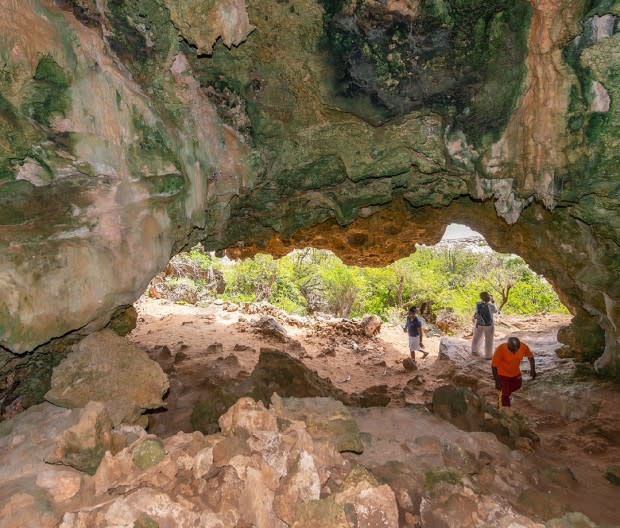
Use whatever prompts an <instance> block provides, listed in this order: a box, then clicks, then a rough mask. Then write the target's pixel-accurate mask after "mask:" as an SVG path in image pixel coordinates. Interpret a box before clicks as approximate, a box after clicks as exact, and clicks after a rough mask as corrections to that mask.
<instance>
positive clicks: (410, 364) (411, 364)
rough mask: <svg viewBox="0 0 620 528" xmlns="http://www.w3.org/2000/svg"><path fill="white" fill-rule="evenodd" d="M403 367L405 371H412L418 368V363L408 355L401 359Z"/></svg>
mask: <svg viewBox="0 0 620 528" xmlns="http://www.w3.org/2000/svg"><path fill="white" fill-rule="evenodd" d="M403 367H404V369H405V370H406V371H407V372H413V371H414V370H418V365H417V364H416V362H415V361H414V360H413V359H411V358H410V357H408V358H405V359H403Z"/></svg>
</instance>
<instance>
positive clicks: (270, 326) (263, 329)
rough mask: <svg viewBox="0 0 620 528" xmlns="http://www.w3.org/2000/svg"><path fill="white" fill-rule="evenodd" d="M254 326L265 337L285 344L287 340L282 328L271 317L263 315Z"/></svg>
mask: <svg viewBox="0 0 620 528" xmlns="http://www.w3.org/2000/svg"><path fill="white" fill-rule="evenodd" d="M254 326H255V327H256V328H257V329H258V331H259V332H260V333H261V334H263V335H264V336H266V337H272V338H274V339H275V340H276V341H281V342H282V343H286V342H287V341H288V340H289V337H288V334H287V333H286V330H285V329H284V327H283V326H282V325H281V324H280V323H279V322H278V321H277V320H276V319H275V318H274V317H272V316H270V315H263V316H262V317H261V318H260V319H259V320H258V321H257V322H256V323H255V324H254Z"/></svg>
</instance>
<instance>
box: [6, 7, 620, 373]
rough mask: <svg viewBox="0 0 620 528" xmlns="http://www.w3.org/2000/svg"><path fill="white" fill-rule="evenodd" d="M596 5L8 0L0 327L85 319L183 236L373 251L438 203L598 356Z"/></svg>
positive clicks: (36, 328) (609, 93) (606, 248)
mask: <svg viewBox="0 0 620 528" xmlns="http://www.w3.org/2000/svg"><path fill="white" fill-rule="evenodd" d="M618 15H620V3H619V2H613V1H608V0H607V1H601V2H589V1H587V0H568V1H566V2H562V3H559V2H554V1H551V0H531V1H530V2H526V1H525V0H517V1H511V2H506V1H504V0H475V1H471V2H461V1H460V0H444V1H439V0H425V1H421V0H420V1H418V0H389V1H388V2H374V1H373V0H324V1H323V2H322V3H321V2H318V1H310V0H287V1H273V0H252V1H250V2H249V3H248V5H247V6H246V5H245V3H244V2H243V0H209V1H198V0H185V1H181V0H148V1H147V0H129V1H124V2H121V1H119V0H107V1H103V0H101V1H98V2H94V1H93V0H72V1H62V2H60V1H58V2H53V1H49V0H36V1H35V0H32V1H17V0H10V1H6V2H5V8H4V9H3V10H2V11H1V12H0V30H1V34H2V35H3V37H2V39H0V57H1V58H2V64H3V65H4V66H3V68H2V71H1V75H0V131H1V136H0V258H1V260H2V263H3V266H2V267H1V268H0V285H1V286H2V287H3V290H4V291H5V295H4V296H3V297H2V298H0V345H2V346H3V347H5V348H6V349H7V350H9V351H11V352H12V353H24V352H27V351H31V350H33V349H35V348H36V347H37V346H39V345H41V344H43V343H46V342H47V341H49V340H50V339H52V338H55V337H59V336H63V335H65V334H67V333H69V332H75V331H78V332H81V333H88V332H91V331H93V330H95V329H97V328H100V327H102V326H103V325H105V324H106V323H107V322H108V320H109V318H110V316H111V314H112V313H113V312H114V310H115V308H116V307H118V306H122V305H126V304H130V303H131V302H132V301H133V300H135V299H136V298H137V297H138V296H139V295H140V294H141V293H142V291H143V290H144V288H145V287H146V284H147V283H148V281H149V280H150V278H151V277H152V276H153V275H154V274H155V273H156V272H158V271H159V270H160V269H162V268H163V267H164V266H165V264H166V262H167V261H168V259H169V258H170V257H171V256H172V255H173V254H174V253H176V252H177V251H179V250H180V249H181V248H183V247H186V246H187V245H188V244H192V243H194V242H196V241H202V242H203V243H204V244H205V246H206V247H207V248H209V249H228V251H229V253H230V254H231V255H248V254H251V253H253V252H256V251H258V250H269V251H271V252H273V253H276V254H281V253H283V252H284V251H286V250H289V249H290V248H292V247H295V246H300V245H314V246H318V247H327V248H330V249H333V250H335V251H336V253H338V254H340V255H341V256H343V257H344V258H345V259H346V260H348V261H351V262H358V263H366V264H375V263H379V262H388V261H390V260H393V259H396V258H398V257H400V256H403V255H406V254H408V253H410V252H411V251H412V250H413V249H414V244H415V243H416V242H417V243H434V242H436V241H438V240H439V239H440V237H441V234H442V232H443V229H444V228H445V226H446V225H447V224H448V223H451V222H455V221H460V222H464V223H467V224H468V225H470V226H471V227H473V228H475V229H477V230H479V231H480V232H481V233H483V234H484V236H485V237H486V238H487V240H488V241H489V243H490V244H491V245H492V246H493V247H494V248H495V249H498V250H501V251H510V252H515V253H518V254H520V255H522V256H523V257H524V258H525V259H526V260H527V261H528V263H529V264H530V265H531V266H532V267H533V268H534V269H535V270H537V271H539V272H541V273H543V274H544V275H545V276H546V277H547V278H548V279H549V280H550V281H551V282H552V283H553V284H554V286H555V287H556V289H557V290H558V292H559V294H560V296H561V298H562V300H563V301H564V302H565V303H566V304H567V306H568V307H569V308H570V309H571V311H572V312H573V314H574V315H575V322H574V325H573V330H572V331H565V332H564V333H563V335H562V338H563V340H564V341H565V342H566V343H567V346H568V347H569V348H570V349H571V353H578V354H580V356H581V357H583V358H587V359H593V358H595V357H597V356H599V355H600V354H601V353H603V352H604V353H603V355H602V356H601V357H600V358H599V359H598V363H597V365H598V366H599V367H600V368H601V369H607V370H609V371H611V372H613V371H617V369H618V368H619V361H620V359H619V358H620V343H619V341H618V340H619V338H620V337H619V336H620V328H619V325H620V308H619V307H620V291H619V288H620V286H618V284H619V281H618V276H619V273H618V272H619V267H620V259H619V258H618V245H619V244H620V220H619V215H618V209H619V208H618V206H619V204H620V177H619V175H618V165H617V161H618V160H617V154H616V153H617V152H618V146H619V145H618V143H619V142H620V130H619V125H620V119H619V114H618V109H617V101H618V96H619V95H620V94H618V91H619V90H620V84H619V83H618V82H617V79H618V73H619V68H620V46H619V42H618V40H619V39H620V34H619V33H618V32H617V31H616V26H617V23H616V16H618ZM603 334H604V341H603ZM603 342H604V345H603ZM603 346H604V350H603Z"/></svg>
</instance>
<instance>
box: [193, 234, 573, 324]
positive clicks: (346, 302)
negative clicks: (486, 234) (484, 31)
mask: <svg viewBox="0 0 620 528" xmlns="http://www.w3.org/2000/svg"><path fill="white" fill-rule="evenodd" d="M186 258H188V259H189V260H192V261H193V262H194V263H195V264H196V265H197V266H198V267H200V268H202V269H206V268H209V267H214V268H216V269H219V270H221V271H222V272H223V273H224V279H225V282H226V289H225V291H224V293H223V294H222V295H220V296H219V297H220V298H222V299H225V300H228V301H232V302H243V301H246V302H249V301H266V302H269V303H271V304H273V305H275V306H278V307H280V308H282V309H284V310H286V311H288V312H290V313H296V314H300V315H306V314H311V313H316V312H323V313H329V314H332V315H336V316H340V317H356V316H361V315H363V314H366V313H375V314H378V315H380V316H381V317H382V318H384V319H386V320H397V319H398V318H399V317H400V315H401V314H402V311H403V308H404V307H406V306H409V305H411V304H417V305H421V304H423V303H424V304H425V305H426V306H430V307H431V308H430V309H431V310H432V311H433V312H434V313H437V312H439V311H441V310H446V309H449V310H452V311H453V312H454V314H455V315H456V316H457V317H458V318H460V319H462V320H463V321H465V320H468V319H469V318H470V317H471V313H472V310H473V306H474V305H475V303H476V301H477V300H478V295H479V293H480V291H483V290H487V291H489V292H491V294H492V295H493V296H494V297H495V300H496V303H497V304H498V306H500V307H501V310H502V312H503V313H506V314H533V313H541V312H564V313H566V308H565V307H564V306H563V305H562V304H561V302H560V300H559V299H558V297H557V295H556V293H555V292H554V290H553V288H552V287H551V285H550V284H549V283H548V282H547V281H546V280H545V279H544V278H543V277H541V276H539V275H537V274H536V273H534V272H533V271H532V270H531V269H530V268H529V267H528V266H527V264H526V263H525V261H524V260H523V259H522V258H520V257H518V256H515V255H504V254H499V253H495V252H492V251H489V250H487V251H480V248H476V247H471V246H458V245H457V246H448V247H430V248H429V247H419V248H418V250H417V251H416V252H415V253H413V254H412V255H410V256H409V257H406V258H403V259H401V260H398V261H396V262H394V263H393V264H391V265H389V266H386V267H383V268H362V267H357V266H347V265H345V264H344V263H343V262H342V261H341V260H340V259H339V258H338V257H336V256H335V255H334V254H333V253H331V252H329V251H324V250H317V249H312V248H307V249H304V250H296V251H293V252H292V253H290V254H289V255H287V256H285V257H283V258H280V259H274V258H273V257H271V256H269V255H262V254H259V255H256V256H255V257H253V258H251V259H247V260H243V261H228V260H227V259H219V258H216V257H213V256H211V255H209V254H208V253H205V252H203V251H202V250H201V249H200V248H194V249H193V250H192V251H191V252H190V253H189V254H187V255H186Z"/></svg>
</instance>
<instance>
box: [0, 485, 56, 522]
mask: <svg viewBox="0 0 620 528" xmlns="http://www.w3.org/2000/svg"><path fill="white" fill-rule="evenodd" d="M0 519H1V520H2V528H22V527H24V526H36V527H37V528H55V527H56V526H58V519H57V518H56V515H54V513H53V512H52V508H51V505H50V504H49V503H48V502H47V500H46V499H45V498H43V497H41V495H40V494H38V496H37V494H29V493H25V492H19V493H16V494H14V495H12V496H11V497H9V498H8V500H5V501H1V502H0Z"/></svg>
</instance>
